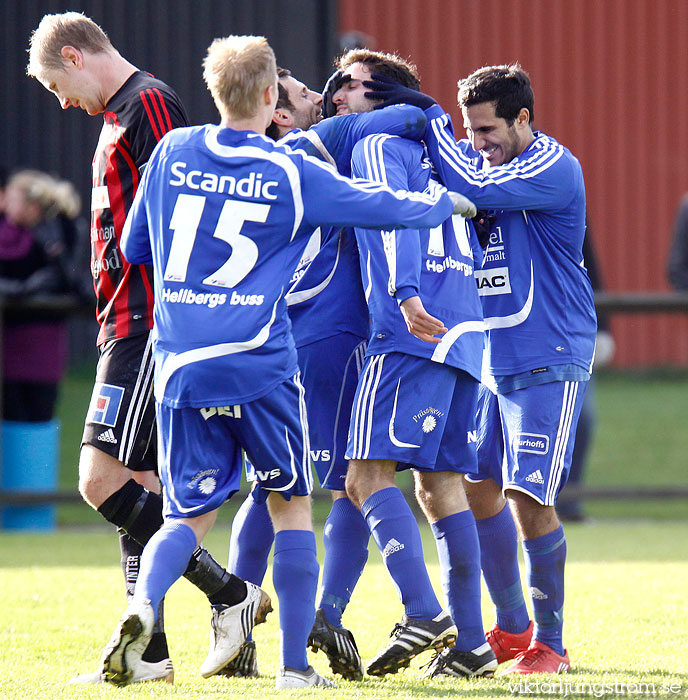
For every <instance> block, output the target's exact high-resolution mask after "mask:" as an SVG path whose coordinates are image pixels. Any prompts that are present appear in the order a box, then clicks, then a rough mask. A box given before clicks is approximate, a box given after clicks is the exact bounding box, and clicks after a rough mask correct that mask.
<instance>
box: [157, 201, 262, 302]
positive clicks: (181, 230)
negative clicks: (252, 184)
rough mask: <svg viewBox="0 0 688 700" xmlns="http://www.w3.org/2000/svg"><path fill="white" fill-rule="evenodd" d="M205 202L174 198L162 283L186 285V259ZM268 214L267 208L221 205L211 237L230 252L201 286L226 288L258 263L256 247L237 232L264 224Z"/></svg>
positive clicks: (239, 280)
mask: <svg viewBox="0 0 688 700" xmlns="http://www.w3.org/2000/svg"><path fill="white" fill-rule="evenodd" d="M205 200H206V198H205V197H203V196H201V195H196V194H180V195H179V196H178V197H177V201H176V202H175V205H174V211H173V212H172V220H171V221H170V229H172V231H174V236H173V238H172V246H171V247H170V256H169V258H168V260H167V266H166V267H165V275H164V279H165V281H166V282H184V281H186V273H187V269H188V267H189V258H190V257H191V251H192V249H193V246H194V241H195V240H196V233H197V232H198V226H199V224H200V222H201V215H202V214H203V209H204V207H205ZM269 213H270V205H269V204H257V203H255V202H239V201H236V200H233V199H228V200H226V201H225V203H224V205H223V207H222V211H221V212H220V218H219V219H218V221H217V225H216V226H215V232H214V233H213V237H215V238H219V239H220V240H222V241H225V243H229V245H230V246H232V252H231V253H230V255H229V257H228V258H227V260H226V261H225V263H224V264H223V265H222V266H221V267H220V268H219V269H218V270H216V271H215V272H213V273H212V274H211V275H208V276H207V277H206V278H205V279H204V280H203V284H210V285H212V286H214V287H224V288H230V287H234V286H236V285H237V284H239V282H241V280H242V279H244V277H246V275H247V274H248V273H249V272H250V271H251V270H252V269H253V266H254V265H255V264H256V261H257V260H258V246H257V245H256V244H255V243H254V242H253V240H251V239H250V238H249V237H248V236H243V235H242V234H241V229H242V227H243V225H244V222H246V221H256V222H258V223H265V221H266V220H267V218H268V214H269Z"/></svg>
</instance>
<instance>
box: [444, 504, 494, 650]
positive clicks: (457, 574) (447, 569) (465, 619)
mask: <svg viewBox="0 0 688 700" xmlns="http://www.w3.org/2000/svg"><path fill="white" fill-rule="evenodd" d="M430 527H431V528H432V534H433V535H434V536H435V542H436V544H437V554H438V555H439V561H440V570H441V572H442V588H443V589H444V595H445V597H446V599H447V604H448V605H449V612H450V613H451V616H452V620H454V624H455V625H456V626H457V628H458V630H459V634H458V636H457V638H456V648H457V649H461V650H462V651H471V650H473V649H475V648H477V647H479V646H481V645H482V644H484V643H485V630H484V629H483V617H482V612H481V609H480V544H479V542H478V533H477V532H476V529H475V518H474V517H473V513H472V512H471V511H470V510H465V511H463V512H461V513H455V514H454V515H449V516H447V517H446V518H442V519H441V520H438V521H437V522H435V523H431V525H430Z"/></svg>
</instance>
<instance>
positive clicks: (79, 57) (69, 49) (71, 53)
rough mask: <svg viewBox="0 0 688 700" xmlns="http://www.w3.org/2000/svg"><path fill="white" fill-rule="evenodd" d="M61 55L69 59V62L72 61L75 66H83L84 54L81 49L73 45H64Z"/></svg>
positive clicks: (66, 59) (64, 58)
mask: <svg viewBox="0 0 688 700" xmlns="http://www.w3.org/2000/svg"><path fill="white" fill-rule="evenodd" d="M60 56H62V58H63V60H65V61H67V63H71V64H72V65H73V66H74V67H75V68H82V67H83V64H84V56H83V54H82V53H81V51H79V49H77V48H74V47H73V46H63V47H62V50H61V51H60Z"/></svg>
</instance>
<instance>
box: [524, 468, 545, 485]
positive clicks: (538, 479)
mask: <svg viewBox="0 0 688 700" xmlns="http://www.w3.org/2000/svg"><path fill="white" fill-rule="evenodd" d="M526 481H530V483H531V484H544V483H545V480H544V479H543V478H542V472H541V471H540V470H539V469H536V470H535V471H534V472H533V473H532V474H528V476H527V477H526Z"/></svg>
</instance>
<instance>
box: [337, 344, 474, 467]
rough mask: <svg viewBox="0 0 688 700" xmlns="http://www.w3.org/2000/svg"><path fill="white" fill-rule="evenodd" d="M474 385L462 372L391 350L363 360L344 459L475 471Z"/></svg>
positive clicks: (467, 375)
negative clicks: (379, 460)
mask: <svg viewBox="0 0 688 700" xmlns="http://www.w3.org/2000/svg"><path fill="white" fill-rule="evenodd" d="M478 386H479V384H478V382H477V381H476V380H475V379H473V377H471V376H470V375H469V374H467V373H466V372H463V371H462V370H459V369H456V368H455V367H450V366H449V365H444V364H440V363H438V362H432V361H431V360H428V359H425V358H423V357H415V356H413V355H405V354H403V353H396V352H395V353H388V354H382V355H373V356H371V357H368V358H366V363H365V365H364V367H363V373H362V374H361V378H360V380H359V382H358V388H357V390H356V396H355V398H354V406H353V412H352V416H351V426H350V428H349V441H348V444H347V448H346V454H347V458H348V459H384V460H392V461H396V462H398V463H399V466H400V467H401V468H409V467H412V468H414V469H418V470H420V471H450V472H458V473H462V474H473V473H475V472H476V470H477V457H476V438H477V435H476V426H475V411H476V402H477V395H478Z"/></svg>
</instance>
